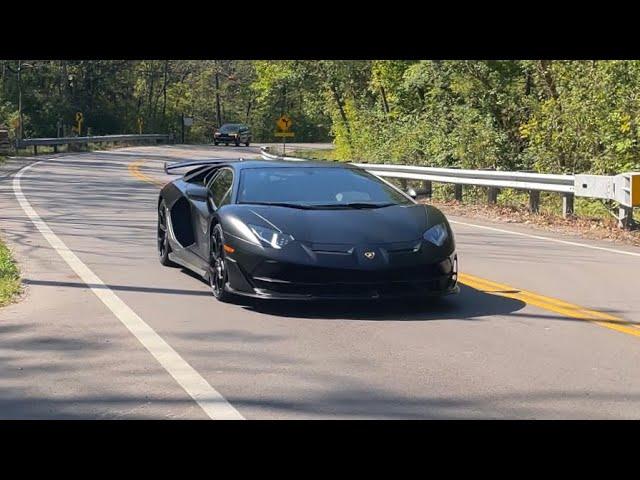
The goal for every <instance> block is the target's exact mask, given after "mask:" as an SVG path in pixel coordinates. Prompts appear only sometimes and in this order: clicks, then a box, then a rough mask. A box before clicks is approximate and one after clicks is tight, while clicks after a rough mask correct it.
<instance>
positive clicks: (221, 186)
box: [196, 167, 233, 260]
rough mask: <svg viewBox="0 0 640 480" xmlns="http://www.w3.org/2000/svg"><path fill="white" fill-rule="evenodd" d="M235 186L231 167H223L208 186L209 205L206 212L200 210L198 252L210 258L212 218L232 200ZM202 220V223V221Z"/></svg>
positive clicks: (201, 255) (205, 257)
mask: <svg viewBox="0 0 640 480" xmlns="http://www.w3.org/2000/svg"><path fill="white" fill-rule="evenodd" d="M232 186H233V170H232V169H231V168H229V167H223V168H221V169H220V171H218V172H217V173H216V175H215V176H213V178H212V179H211V180H210V181H209V183H208V185H207V188H208V190H209V193H208V199H207V202H208V204H209V205H208V206H207V209H206V212H200V215H202V218H200V219H198V220H199V221H198V233H197V237H196V238H197V242H196V243H197V254H198V255H199V256H200V257H202V258H204V259H207V260H208V259H209V234H210V232H209V225H210V224H211V222H210V218H211V217H212V216H215V215H217V211H218V210H219V209H220V208H222V207H223V206H224V205H227V204H228V203H229V202H230V201H231V190H232ZM200 221H201V222H202V223H200Z"/></svg>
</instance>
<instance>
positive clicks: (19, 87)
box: [18, 60, 24, 140]
mask: <svg viewBox="0 0 640 480" xmlns="http://www.w3.org/2000/svg"><path fill="white" fill-rule="evenodd" d="M21 72H22V60H18V138H19V139H20V140H22V139H23V138H24V137H23V136H22V74H21Z"/></svg>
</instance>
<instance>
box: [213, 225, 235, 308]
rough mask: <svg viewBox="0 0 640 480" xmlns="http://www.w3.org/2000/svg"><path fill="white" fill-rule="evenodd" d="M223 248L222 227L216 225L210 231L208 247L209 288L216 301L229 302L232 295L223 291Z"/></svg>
mask: <svg viewBox="0 0 640 480" xmlns="http://www.w3.org/2000/svg"><path fill="white" fill-rule="evenodd" d="M223 246H224V235H223V233H222V227H221V226H220V224H217V225H216V226H215V227H213V230H212V231H211V241H210V245H209V286H210V287H211V292H212V293H213V296H214V297H216V299H218V300H219V301H221V302H229V301H231V300H232V298H233V294H231V293H229V292H228V291H227V290H226V289H225V286H226V284H227V280H228V277H227V265H226V263H225V258H224V257H225V253H224V248H223Z"/></svg>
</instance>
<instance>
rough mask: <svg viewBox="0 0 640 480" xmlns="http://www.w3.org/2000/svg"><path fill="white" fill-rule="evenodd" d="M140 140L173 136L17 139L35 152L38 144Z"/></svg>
mask: <svg viewBox="0 0 640 480" xmlns="http://www.w3.org/2000/svg"><path fill="white" fill-rule="evenodd" d="M139 141H157V142H159V141H166V142H172V141H173V136H172V135H167V134H144V135H137V134H132V135H101V136H91V137H59V138H25V139H22V140H20V139H18V140H16V148H27V147H33V148H34V154H35V155H37V153H38V150H37V148H38V146H54V147H57V146H58V145H71V144H88V143H109V142H139Z"/></svg>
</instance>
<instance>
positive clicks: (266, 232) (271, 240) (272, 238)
mask: <svg viewBox="0 0 640 480" xmlns="http://www.w3.org/2000/svg"><path fill="white" fill-rule="evenodd" d="M249 228H250V229H251V231H252V232H253V233H254V234H255V236H256V237H258V238H259V239H260V240H262V241H263V242H264V243H266V244H267V245H268V246H270V247H273V248H282V247H284V246H285V245H286V244H287V243H289V242H291V241H293V237H292V236H291V235H289V234H287V233H282V232H278V231H276V230H272V229H271V228H267V227H260V226H258V225H249Z"/></svg>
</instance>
